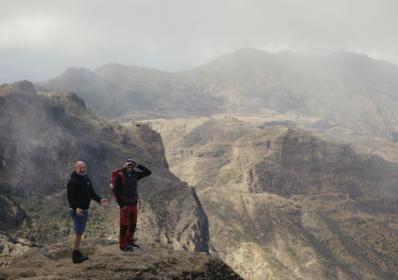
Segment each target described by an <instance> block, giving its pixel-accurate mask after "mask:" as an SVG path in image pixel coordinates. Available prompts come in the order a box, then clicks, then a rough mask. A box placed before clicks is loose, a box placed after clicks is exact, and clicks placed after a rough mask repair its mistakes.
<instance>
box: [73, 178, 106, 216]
mask: <svg viewBox="0 0 398 280" xmlns="http://www.w3.org/2000/svg"><path fill="white" fill-rule="evenodd" d="M91 199H93V200H95V201H97V202H98V203H100V202H101V197H100V196H99V195H98V194H97V193H96V192H95V191H94V189H93V185H92V183H91V180H90V178H88V176H87V175H80V174H78V173H76V172H73V173H72V174H71V175H70V180H69V182H68V201H69V205H70V208H72V209H76V208H80V209H83V210H86V209H88V208H89V207H90V201H91Z"/></svg>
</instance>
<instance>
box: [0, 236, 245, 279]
mask: <svg viewBox="0 0 398 280" xmlns="http://www.w3.org/2000/svg"><path fill="white" fill-rule="evenodd" d="M85 243H86V245H85V247H84V248H83V250H84V252H85V253H88V254H89V258H90V260H88V261H86V262H84V263H81V264H72V261H71V258H70V249H69V248H68V246H67V245H66V244H54V245H52V246H47V247H44V248H33V249H30V250H29V251H27V252H26V253H25V254H24V255H23V256H22V257H18V258H11V259H10V260H9V262H8V263H7V264H4V265H3V266H2V267H1V268H0V271H1V272H0V279H4V280H6V279H9V280H11V279H59V280H63V279H65V280H69V279H98V280H101V279H103V280H108V279H115V280H127V279H142V280H146V279H148V280H149V279H165V280H166V279H175V280H184V279H187V280H188V279H198V280H199V279H214V280H235V279H236V280H238V279H242V278H241V277H240V276H239V275H238V274H236V273H235V272H233V271H232V270H231V268H229V267H228V266H227V265H226V264H224V263H223V262H222V261H220V260H219V259H217V258H214V257H212V256H209V255H207V254H203V253H190V252H187V251H177V250H170V249H162V248H160V247H158V246H156V245H154V244H152V245H151V244H148V245H143V246H142V248H141V249H139V250H135V251H134V252H127V253H126V252H121V251H120V250H119V249H118V246H117V245H116V244H113V243H114V242H111V241H109V240H101V239H99V240H90V241H87V242H85Z"/></svg>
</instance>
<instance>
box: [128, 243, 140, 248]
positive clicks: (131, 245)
mask: <svg viewBox="0 0 398 280" xmlns="http://www.w3.org/2000/svg"><path fill="white" fill-rule="evenodd" d="M129 247H132V248H134V247H135V248H137V249H140V248H141V247H140V246H139V245H138V244H136V243H133V242H131V243H130V244H129Z"/></svg>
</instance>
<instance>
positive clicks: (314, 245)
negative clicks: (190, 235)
mask: <svg viewBox="0 0 398 280" xmlns="http://www.w3.org/2000/svg"><path fill="white" fill-rule="evenodd" d="M281 124H284V125H281ZM151 126H152V127H153V128H154V129H155V130H157V131H159V133H160V134H161V135H162V138H163V141H164V143H165V149H166V155H167V158H168V160H169V164H170V168H171V170H172V171H173V173H175V174H176V175H177V176H179V177H180V178H181V179H182V180H185V181H186V182H188V183H189V184H190V185H192V186H195V188H196V189H197V191H198V196H199V198H200V200H201V201H202V204H203V206H204V208H205V211H206V213H207V214H208V218H209V226H210V249H211V253H213V254H216V255H218V256H220V257H221V258H222V259H223V260H224V261H225V262H226V263H227V264H229V265H230V266H231V267H232V268H233V269H234V270H235V271H237V272H238V273H240V274H241V275H242V276H243V277H244V278H245V279H281V280H282V279H347V280H348V279H395V278H397V277H398V270H397V269H396V266H397V264H398V263H397V262H398V255H397V254H396V252H397V249H398V248H397V245H396V244H397V243H396V241H397V236H398V235H397V233H398V224H397V223H396V221H397V218H398V208H397V206H396V205H397V204H396V202H397V198H398V196H397V183H398V177H397V176H396V174H397V172H398V164H397V163H394V162H387V161H385V160H384V159H382V158H380V157H376V156H371V155H366V154H358V153H356V152H355V151H354V150H353V149H352V148H351V147H350V146H349V145H347V144H337V143H336V142H330V141H326V140H322V139H321V138H319V137H315V136H314V135H312V134H311V133H309V132H307V131H305V130H302V129H299V128H289V127H286V122H278V123H276V122H273V123H270V122H259V120H258V119H256V121H255V122H252V121H247V120H244V118H242V119H239V118H232V117H203V118H200V119H198V118H195V119H174V120H153V121H151ZM319 134H320V133H319ZM323 137H324V138H325V139H327V138H328V137H327V135H323Z"/></svg>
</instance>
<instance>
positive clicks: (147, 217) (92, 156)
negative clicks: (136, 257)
mask: <svg viewBox="0 0 398 280" xmlns="http://www.w3.org/2000/svg"><path fill="white" fill-rule="evenodd" d="M0 129H1V131H3V132H4V133H1V134H0V208H1V209H0V213H1V218H2V219H1V222H0V231H1V232H3V233H5V234H6V235H5V237H4V240H8V241H7V242H8V244H9V245H10V246H8V245H7V246H5V245H4V243H3V242H2V244H1V250H2V251H4V252H5V253H12V252H11V251H12V250H13V248H15V246H14V245H16V244H19V243H21V242H19V241H18V240H21V239H26V240H29V242H33V243H34V244H36V245H40V244H45V243H52V242H56V241H59V240H60V239H63V238H64V237H65V236H68V234H69V233H70V230H71V221H70V217H69V212H68V204H67V200H66V182H67V181H68V178H69V175H70V173H71V171H72V168H73V163H74V161H75V160H77V159H82V160H85V161H86V163H87V166H88V173H89V175H90V176H91V178H92V181H93V184H94V187H95V189H96V190H97V191H98V193H100V194H101V195H103V196H105V197H108V198H111V194H110V190H109V180H110V174H111V171H112V170H113V169H115V168H118V167H120V166H121V165H122V164H123V162H124V160H125V158H126V157H135V158H136V159H137V160H138V161H139V162H141V163H143V164H144V165H146V166H148V168H150V169H151V170H152V171H153V175H152V176H150V177H149V178H146V179H145V180H143V181H142V183H141V186H140V190H141V194H142V199H143V203H144V204H143V209H142V212H141V214H140V220H139V231H138V238H139V239H140V241H141V242H144V241H146V242H152V241H156V242H158V243H160V244H162V245H164V246H167V247H170V248H174V249H186V250H190V251H207V250H208V225H207V217H206V214H205V213H204V211H203V208H202V206H201V205H200V202H199V201H198V199H197V196H196V194H195V192H194V191H193V190H192V189H190V188H189V187H188V186H187V185H186V184H185V183H183V182H181V181H180V180H179V179H178V178H176V177H175V176H174V175H173V174H172V173H170V172H169V170H168V165H167V161H166V159H165V155H164V150H163V145H162V140H161V138H160V136H159V134H158V133H156V132H154V131H153V130H151V129H150V128H149V127H148V126H145V125H136V126H134V127H131V128H129V129H126V128H125V127H122V126H121V125H119V124H118V123H116V122H109V121H105V120H103V119H100V118H98V117H97V116H96V115H95V114H93V113H92V112H90V111H89V110H87V108H86V106H85V102H84V101H83V100H82V99H80V98H79V97H78V96H77V95H76V94H73V93H69V94H63V95H62V94H61V95H56V96H52V95H39V94H37V93H36V91H35V89H34V87H33V85H32V84H31V83H30V82H28V81H24V82H19V83H15V84H12V85H3V86H1V87H0ZM117 211H118V210H117V207H116V204H115V203H114V202H112V204H111V207H109V208H107V209H102V208H100V207H98V206H97V205H96V203H95V202H94V203H93V209H92V214H91V218H90V222H89V225H88V231H87V236H92V237H108V238H116V236H117V233H118V218H117V217H118V213H117ZM1 232H0V233H1ZM18 242H19V243H18ZM21 244H22V243H21Z"/></svg>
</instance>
